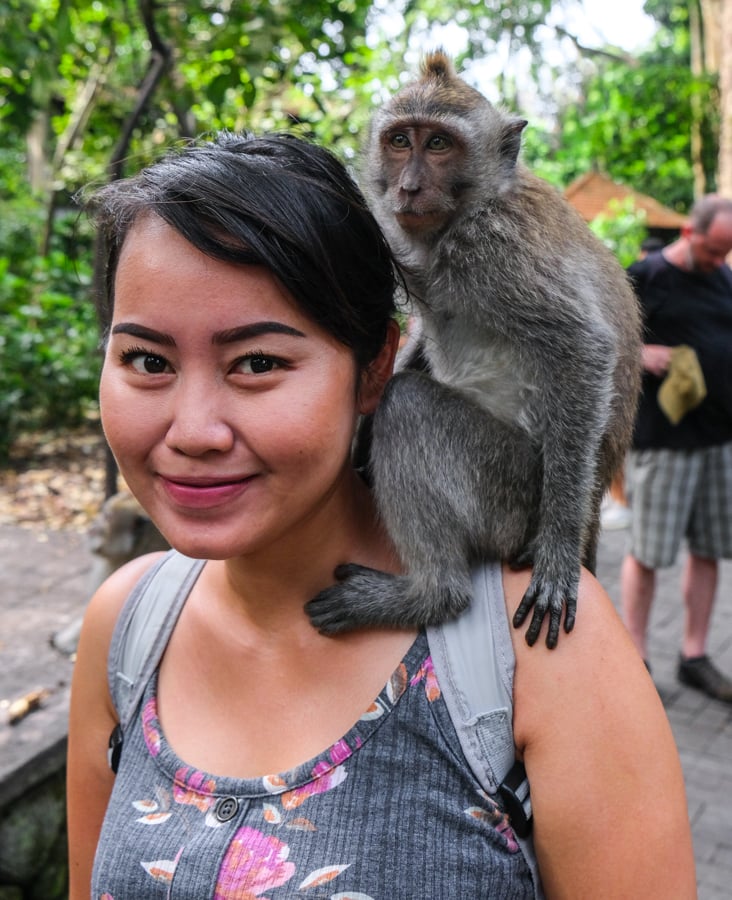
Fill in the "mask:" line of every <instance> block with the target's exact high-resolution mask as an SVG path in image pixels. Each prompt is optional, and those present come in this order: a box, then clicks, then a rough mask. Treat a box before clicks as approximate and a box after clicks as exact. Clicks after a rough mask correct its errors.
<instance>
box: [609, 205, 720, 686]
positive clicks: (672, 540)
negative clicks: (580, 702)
mask: <svg viewBox="0 0 732 900" xmlns="http://www.w3.org/2000/svg"><path fill="white" fill-rule="evenodd" d="M731 251H732V200H728V199H725V198H722V197H719V196H716V195H708V196H705V197H702V198H701V199H700V200H699V201H698V202H697V203H696V204H695V205H694V207H693V208H692V210H691V213H690V216H689V220H688V222H687V224H686V225H684V227H683V228H682V230H681V236H680V237H679V239H678V240H676V241H674V242H673V243H672V244H670V245H669V246H667V247H665V248H664V249H663V250H661V251H658V252H654V253H650V254H649V255H648V256H647V257H646V258H645V259H643V260H639V261H638V262H635V263H633V265H632V266H631V267H630V269H629V270H628V271H629V274H630V276H631V278H632V279H633V282H634V284H635V287H636V291H637V293H638V297H639V299H640V302H641V306H642V309H643V314H644V321H645V339H644V340H645V345H644V348H643V367H644V370H645V371H644V376H643V388H642V396H641V401H640V407H639V411H638V417H637V421H636V428H635V435H634V451H635V452H634V453H633V454H632V462H631V472H630V477H631V485H632V524H631V543H630V551H629V553H628V555H627V556H626V557H625V559H624V561H623V565H622V571H621V606H622V613H623V618H624V620H625V624H626V626H627V628H628V630H629V631H630V634H631V637H632V638H633V641H634V642H635V644H636V646H637V648H638V650H639V652H640V653H641V655H642V656H643V659H644V660H646V664H647V665H648V648H647V630H648V622H649V617H650V612H651V606H652V603H653V598H654V593H655V586H656V569H660V568H664V567H667V566H671V565H673V563H674V561H675V559H676V556H677V554H678V552H679V548H680V545H681V541H682V539H684V538H686V540H687V541H688V548H689V555H688V559H687V561H686V565H685V569H684V575H683V580H682V593H683V597H684V604H685V619H684V633H683V638H682V645H681V655H680V658H679V664H678V670H677V675H678V679H679V681H681V682H682V683H683V684H686V685H689V686H690V687H693V688H696V689H697V690H700V691H703V692H704V693H705V694H707V695H708V696H710V697H713V698H715V699H717V700H721V701H723V702H725V703H732V680H730V679H729V678H728V677H726V676H725V675H724V674H722V673H721V672H720V671H719V670H718V669H717V668H716V667H715V666H714V664H713V663H712V661H711V660H710V659H709V657H708V656H707V647H706V645H707V636H708V632H709V626H710V623H711V619H712V612H713V608H714V601H715V596H716V588H717V573H718V561H719V560H720V559H723V558H732V271H730V269H729V267H728V266H727V264H726V262H725V259H726V257H727V255H728V254H729V253H730V252H731ZM682 345H683V346H684V347H685V348H692V349H693V351H694V352H695V354H696V358H697V359H698V361H699V364H700V367H701V373H702V374H703V383H704V390H706V395H705V396H704V398H703V399H701V402H699V397H700V396H701V393H703V391H702V392H700V393H699V395H698V396H697V398H696V399H695V400H694V401H693V402H691V401H688V398H686V399H685V398H683V397H679V398H677V400H678V402H679V403H681V404H682V405H681V406H680V407H679V408H678V409H679V411H681V415H680V416H679V415H672V416H671V418H669V412H668V410H667V411H666V412H664V410H663V409H662V407H661V405H659V400H658V392H659V388H660V387H661V385H662V383H663V381H664V378H665V377H666V376H667V373H668V372H669V367H670V366H671V364H672V357H673V356H674V349H675V348H678V347H679V346H682ZM685 352H687V353H689V352H690V351H688V350H686V351H685ZM692 355H693V354H692ZM694 404H698V405H694ZM692 406H693V408H691V407H692ZM649 668H650V666H649Z"/></svg>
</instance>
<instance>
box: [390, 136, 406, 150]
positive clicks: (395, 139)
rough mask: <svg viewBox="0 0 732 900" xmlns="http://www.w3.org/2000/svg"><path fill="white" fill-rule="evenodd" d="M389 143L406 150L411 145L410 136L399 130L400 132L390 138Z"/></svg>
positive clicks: (397, 148) (398, 148)
mask: <svg viewBox="0 0 732 900" xmlns="http://www.w3.org/2000/svg"><path fill="white" fill-rule="evenodd" d="M389 144H390V145H391V146H392V147H394V148H395V149H396V150H406V149H407V147H410V146H411V144H410V143H409V138H408V137H407V136H406V134H402V133H401V132H399V133H398V134H393V135H392V136H391V137H390V138H389Z"/></svg>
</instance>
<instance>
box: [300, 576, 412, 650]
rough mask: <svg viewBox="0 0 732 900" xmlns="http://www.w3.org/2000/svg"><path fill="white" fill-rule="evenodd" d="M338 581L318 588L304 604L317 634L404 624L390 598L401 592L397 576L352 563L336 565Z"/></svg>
mask: <svg viewBox="0 0 732 900" xmlns="http://www.w3.org/2000/svg"><path fill="white" fill-rule="evenodd" d="M335 577H336V578H337V579H338V582H339V583H338V584H334V585H332V586H331V587H329V588H326V589H325V590H323V591H321V592H320V593H319V594H318V595H317V596H316V597H314V598H313V599H312V600H310V601H308V602H307V603H306V604H305V612H306V613H307V614H308V616H309V617H310V621H311V622H312V624H313V625H314V626H315V628H317V629H318V631H319V632H320V633H321V634H340V633H341V632H343V631H351V630H353V629H354V628H359V627H361V628H362V627H364V626H367V625H398V624H406V623H405V622H404V620H403V619H402V618H401V617H400V615H399V612H400V609H399V604H397V605H392V604H391V603H390V598H391V597H393V596H394V594H395V593H396V594H402V593H403V588H402V589H401V590H400V589H399V582H400V581H401V580H402V579H400V578H399V576H397V575H390V574H389V573H388V572H380V571H378V570H377V569H369V568H367V567H366V566H357V565H354V564H349V565H344V566H338V567H337V568H336V570H335Z"/></svg>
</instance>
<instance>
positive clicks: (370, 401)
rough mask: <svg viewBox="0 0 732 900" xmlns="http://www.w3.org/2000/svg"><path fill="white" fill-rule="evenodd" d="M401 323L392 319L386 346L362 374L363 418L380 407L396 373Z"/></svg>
mask: <svg viewBox="0 0 732 900" xmlns="http://www.w3.org/2000/svg"><path fill="white" fill-rule="evenodd" d="M400 336H401V334H400V331H399V323H398V322H397V321H396V320H394V319H391V321H390V322H389V324H388V326H387V330H386V339H385V340H384V346H383V347H382V348H381V350H380V351H379V355H378V356H377V357H376V359H374V360H373V361H372V362H370V363H369V364H368V366H367V367H366V368H365V369H364V371H363V372H362V373H361V382H360V385H359V390H358V411H359V413H360V414H361V415H362V416H367V415H369V414H370V413H372V412H373V411H374V410H375V409H376V407H377V406H378V403H379V400H380V399H381V395H382V393H383V391H384V388H385V387H386V382H387V381H388V380H389V379H390V378H391V376H392V373H393V371H394V360H395V358H396V354H397V350H398V349H399V338H400Z"/></svg>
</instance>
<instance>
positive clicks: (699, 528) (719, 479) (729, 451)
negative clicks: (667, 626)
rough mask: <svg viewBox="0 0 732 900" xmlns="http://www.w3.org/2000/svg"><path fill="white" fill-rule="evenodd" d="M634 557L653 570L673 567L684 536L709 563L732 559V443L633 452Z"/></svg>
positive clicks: (632, 529)
mask: <svg viewBox="0 0 732 900" xmlns="http://www.w3.org/2000/svg"><path fill="white" fill-rule="evenodd" d="M629 468H630V481H631V490H632V508H633V523H632V525H631V537H630V541H631V545H630V553H631V554H632V555H633V556H634V557H635V558H636V559H637V560H638V562H640V563H641V564H642V565H644V566H647V567H648V568H650V569H662V568H665V567H667V566H671V565H673V563H674V562H675V560H676V556H677V555H678V552H679V547H680V546H681V541H682V539H683V538H684V537H685V538H686V539H687V540H688V542H689V550H690V551H691V552H692V553H693V554H694V555H695V556H701V557H704V558H706V559H724V558H732V444H720V445H719V446H716V447H704V448H701V449H698V450H637V451H635V452H634V453H632V454H631V460H630V467H629Z"/></svg>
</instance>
